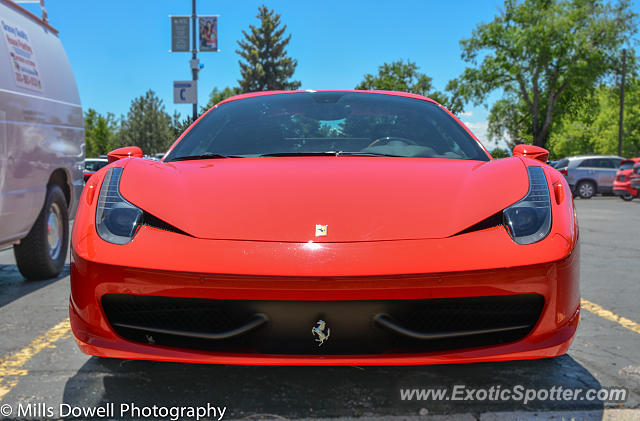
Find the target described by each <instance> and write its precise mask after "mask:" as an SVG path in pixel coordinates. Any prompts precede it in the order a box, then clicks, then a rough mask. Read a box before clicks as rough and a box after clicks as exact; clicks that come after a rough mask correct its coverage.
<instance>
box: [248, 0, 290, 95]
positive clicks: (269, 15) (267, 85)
mask: <svg viewBox="0 0 640 421" xmlns="http://www.w3.org/2000/svg"><path fill="white" fill-rule="evenodd" d="M256 17H257V18H258V20H259V21H260V26H258V27H256V26H253V25H250V26H249V33H247V32H246V31H242V35H243V36H244V39H243V40H240V41H238V46H239V47H240V48H239V49H237V50H236V53H238V54H239V55H240V57H242V59H243V60H244V61H242V60H241V61H239V64H240V75H241V76H242V79H240V80H239V81H238V82H239V84H240V90H241V91H242V92H257V91H266V90H290V89H297V88H299V87H300V82H298V81H292V80H290V79H291V77H292V76H293V73H294V71H295V69H296V66H297V65H298V61H297V60H295V59H293V58H291V57H288V56H287V51H286V49H285V48H286V47H287V45H288V44H289V41H291V35H288V36H285V35H284V33H285V31H286V29H287V25H281V22H280V15H279V14H277V13H275V12H274V11H273V10H269V9H268V8H267V7H266V6H265V5H262V6H260V7H259V8H258V15H257V16H256Z"/></svg>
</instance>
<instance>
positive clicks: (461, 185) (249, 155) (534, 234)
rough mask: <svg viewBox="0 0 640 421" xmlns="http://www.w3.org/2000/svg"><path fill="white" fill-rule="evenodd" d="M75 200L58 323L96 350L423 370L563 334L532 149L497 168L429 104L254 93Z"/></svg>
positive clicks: (491, 356)
mask: <svg viewBox="0 0 640 421" xmlns="http://www.w3.org/2000/svg"><path fill="white" fill-rule="evenodd" d="M141 155H142V153H141V151H140V149H139V148H136V147H129V148H122V149H119V150H116V151H113V152H112V153H111V154H109V160H110V161H111V163H110V164H109V165H108V166H106V167H105V168H103V169H101V170H100V171H98V172H97V173H96V174H95V175H93V176H92V177H91V178H90V179H89V181H88V182H87V185H86V187H85V189H84V192H83V195H82V197H81V199H80V206H79V209H78V212H77V215H76V220H75V224H74V226H73V234H72V256H73V260H72V264H71V300H70V315H71V325H72V328H73V333H74V335H75V337H76V340H77V342H78V344H79V346H80V348H81V349H82V351H84V352H86V353H88V354H91V355H96V356H101V357H115V358H134V359H148V360H164V361H182V362H201V363H220V364H297V365H303V364H304V365H365V364H432V363H460V362H475V361H497V360H514V359H527V358H544V357H554V356H558V355H562V354H564V353H565V352H566V351H567V349H568V348H569V345H570V343H571V340H572V338H573V336H574V334H575V332H576V329H577V326H578V319H579V312H580V299H579V290H578V278H579V271H578V227H577V223H576V218H575V212H574V207H573V202H572V196H571V191H570V189H569V186H568V185H567V182H566V181H565V178H564V177H563V176H562V174H560V173H559V172H558V171H556V170H555V169H553V168H552V167H550V166H548V165H546V164H545V163H544V162H545V161H546V159H547V157H548V152H547V151H545V150H544V149H542V148H537V147H534V146H528V145H519V146H517V147H516V148H515V149H514V154H513V155H514V156H513V157H511V158H505V159H500V160H494V159H492V158H491V156H490V155H489V153H488V152H487V151H486V150H485V149H484V148H483V146H482V145H481V144H480V143H479V142H478V140H477V139H476V138H475V137H474V136H473V134H471V132H470V131H469V130H468V129H467V128H466V127H465V126H464V125H463V124H462V123H461V122H460V121H459V120H458V119H457V118H456V117H455V116H453V115H452V114H451V113H450V112H448V111H447V110H446V109H444V108H443V107H442V106H440V105H439V104H437V103H436V102H434V101H432V100H430V99H428V98H425V97H422V96H419V95H413V94H407V93H400V92H378V91H373V92H369V91H299V92H260V93H255V94H246V95H240V96H236V97H233V98H230V99H227V100H225V101H223V102H221V103H219V104H218V105H217V106H215V107H213V108H212V109H210V110H209V111H208V112H207V113H206V114H204V115H203V116H202V117H201V118H200V119H198V121H196V122H195V123H194V124H193V125H192V126H191V127H189V129H188V130H187V131H186V132H185V133H184V134H183V135H182V136H181V137H180V138H179V139H178V140H177V141H176V142H175V144H174V145H173V146H172V147H171V149H170V150H169V152H168V153H167V154H166V156H165V157H164V159H163V160H162V161H160V162H156V161H150V160H145V159H142V158H141Z"/></svg>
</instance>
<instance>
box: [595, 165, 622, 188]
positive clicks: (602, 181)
mask: <svg viewBox="0 0 640 421" xmlns="http://www.w3.org/2000/svg"><path fill="white" fill-rule="evenodd" d="M599 161H600V162H599V168H598V170H597V172H598V190H600V191H606V192H610V191H612V190H613V182H614V180H615V179H616V173H617V172H618V167H619V166H620V160H619V159H615V158H600V160H599Z"/></svg>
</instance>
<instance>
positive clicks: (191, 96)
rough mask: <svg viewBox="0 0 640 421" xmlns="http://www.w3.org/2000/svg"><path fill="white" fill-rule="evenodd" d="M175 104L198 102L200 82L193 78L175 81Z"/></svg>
mask: <svg viewBox="0 0 640 421" xmlns="http://www.w3.org/2000/svg"><path fill="white" fill-rule="evenodd" d="M173 103H174V104H197V103H198V82H196V81H193V80H181V81H180V80H177V81H174V82H173Z"/></svg>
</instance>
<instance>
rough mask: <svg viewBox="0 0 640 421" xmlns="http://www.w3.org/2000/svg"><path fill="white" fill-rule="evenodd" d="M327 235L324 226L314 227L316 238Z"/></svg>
mask: <svg viewBox="0 0 640 421" xmlns="http://www.w3.org/2000/svg"><path fill="white" fill-rule="evenodd" d="M326 235H327V226H326V225H316V237H324V236H326Z"/></svg>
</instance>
